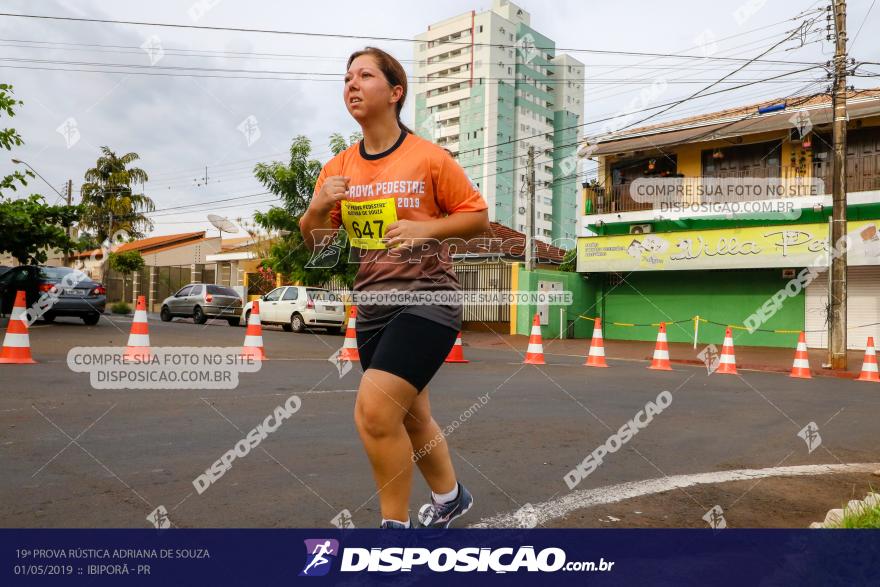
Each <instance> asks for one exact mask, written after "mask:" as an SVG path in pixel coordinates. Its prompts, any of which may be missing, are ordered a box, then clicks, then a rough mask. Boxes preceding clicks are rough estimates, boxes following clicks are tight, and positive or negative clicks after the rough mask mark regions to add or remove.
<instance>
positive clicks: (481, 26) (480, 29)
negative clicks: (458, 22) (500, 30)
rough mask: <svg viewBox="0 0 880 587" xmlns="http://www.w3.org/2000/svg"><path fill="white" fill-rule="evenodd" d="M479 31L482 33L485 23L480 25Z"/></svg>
mask: <svg viewBox="0 0 880 587" xmlns="http://www.w3.org/2000/svg"><path fill="white" fill-rule="evenodd" d="M478 32H481V33H482V32H483V25H480V27H479V29H478Z"/></svg>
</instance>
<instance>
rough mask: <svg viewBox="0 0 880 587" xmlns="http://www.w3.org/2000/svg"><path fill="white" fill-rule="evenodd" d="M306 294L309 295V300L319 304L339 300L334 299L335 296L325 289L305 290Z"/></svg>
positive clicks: (337, 299)
mask: <svg viewBox="0 0 880 587" xmlns="http://www.w3.org/2000/svg"><path fill="white" fill-rule="evenodd" d="M306 293H307V294H308V295H309V299H310V300H318V301H320V302H338V301H339V298H337V297H336V294H334V293H333V292H329V291H327V290H326V289H307V290H306Z"/></svg>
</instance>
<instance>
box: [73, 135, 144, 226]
mask: <svg viewBox="0 0 880 587" xmlns="http://www.w3.org/2000/svg"><path fill="white" fill-rule="evenodd" d="M101 153H102V155H101V156H100V157H98V160H97V162H96V163H95V166H94V167H92V168H91V169H89V170H88V171H86V173H85V177H84V179H85V183H84V184H83V185H82V204H83V218H82V226H83V228H85V229H87V230H90V231H92V232H94V234H95V238H96V240H97V241H98V242H103V241H104V240H105V239H106V238H107V237H109V236H111V235H112V234H113V233H114V232H115V231H118V230H124V231H126V232H127V233H128V234H129V236H130V237H131V238H134V239H138V238H143V237H144V235H145V234H146V233H147V232H149V231H150V230H152V228H153V223H152V222H151V221H150V219H149V218H148V217H147V215H146V214H147V213H149V212H152V211H153V210H155V205H154V204H153V200H151V199H150V198H149V197H147V196H146V195H145V194H142V193H140V194H137V193H135V192H134V189H133V188H134V186H135V185H136V184H139V183H140V184H143V183H144V182H146V181H147V180H148V179H149V177H148V176H147V172H146V171H144V170H143V169H141V168H140V167H129V166H130V165H131V164H132V163H134V162H135V161H137V160H138V159H140V155H138V154H137V153H126V154H125V155H122V156H121V157H120V156H118V155H117V154H116V153H115V152H113V151H111V150H110V148H109V147H101Z"/></svg>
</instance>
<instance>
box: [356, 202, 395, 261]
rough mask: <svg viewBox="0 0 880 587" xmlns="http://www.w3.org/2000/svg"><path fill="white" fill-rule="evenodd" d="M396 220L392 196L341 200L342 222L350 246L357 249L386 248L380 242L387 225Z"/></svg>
mask: <svg viewBox="0 0 880 587" xmlns="http://www.w3.org/2000/svg"><path fill="white" fill-rule="evenodd" d="M395 222H397V208H396V206H395V204H394V198H382V199H379V200H370V201H369V202H352V201H350V200H343V201H342V224H343V225H344V226H345V231H346V232H347V233H348V240H349V241H350V242H351V246H353V247H358V248H359V249H387V248H388V247H387V246H386V245H385V244H384V243H383V242H382V240H381V239H382V238H383V237H384V236H385V231H386V230H388V226H389V225H391V224H394V223H395Z"/></svg>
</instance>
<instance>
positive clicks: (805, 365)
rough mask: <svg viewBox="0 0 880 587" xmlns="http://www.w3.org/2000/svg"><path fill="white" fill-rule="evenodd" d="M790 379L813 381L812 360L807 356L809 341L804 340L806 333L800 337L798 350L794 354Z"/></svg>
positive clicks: (802, 333)
mask: <svg viewBox="0 0 880 587" xmlns="http://www.w3.org/2000/svg"><path fill="white" fill-rule="evenodd" d="M789 377H797V378H798V379H812V378H813V376H812V375H810V358H809V356H807V340H806V339H805V338H804V332H803V330H802V331H801V335H800V336H799V337H798V343H797V350H796V351H795V352H794V364H793V365H792V366H791V374H789Z"/></svg>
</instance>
